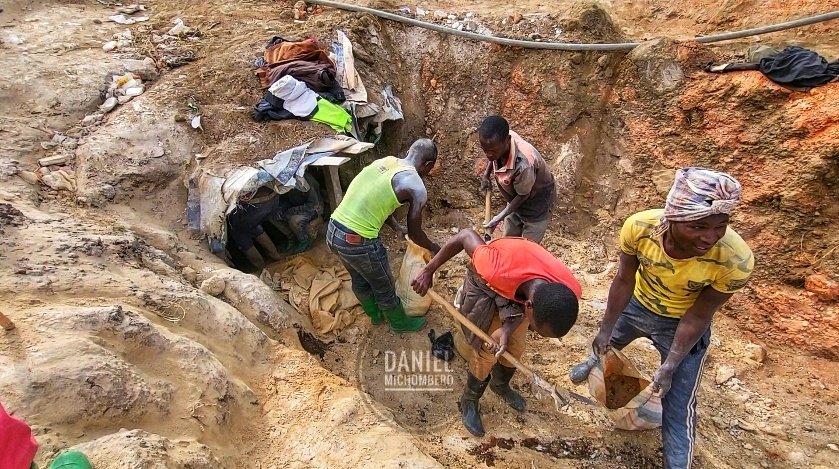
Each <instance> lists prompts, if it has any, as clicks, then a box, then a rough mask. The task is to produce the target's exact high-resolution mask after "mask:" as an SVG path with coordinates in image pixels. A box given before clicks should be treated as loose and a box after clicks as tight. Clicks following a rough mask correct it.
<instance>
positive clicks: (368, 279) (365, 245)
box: [326, 219, 399, 311]
mask: <svg viewBox="0 0 839 469" xmlns="http://www.w3.org/2000/svg"><path fill="white" fill-rule="evenodd" d="M326 245H327V246H328V247H329V250H330V251H331V252H332V253H334V254H337V255H338V257H339V258H340V259H341V263H342V264H344V267H346V268H347V271H348V272H349V273H350V278H351V279H352V291H353V293H355V296H356V298H358V300H359V301H361V302H363V301H364V300H366V299H369V298H371V297H374V298H375V299H376V304H377V305H378V306H379V310H380V311H387V310H390V309H393V308H395V307H396V306H397V305H398V304H399V297H398V296H396V289H395V288H394V284H393V282H394V281H393V273H391V271H390V263H389V262H388V259H387V249H385V245H384V244H382V240H381V239H379V238H374V239H367V238H361V237H359V236H358V235H357V234H355V233H353V232H352V231H351V230H349V229H347V228H345V227H343V226H341V225H340V224H338V223H337V222H336V221H335V220H332V219H330V220H329V225H328V226H327V228H326Z"/></svg>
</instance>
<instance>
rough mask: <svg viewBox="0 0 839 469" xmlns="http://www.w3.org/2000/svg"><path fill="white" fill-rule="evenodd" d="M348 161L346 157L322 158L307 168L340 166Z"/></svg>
mask: <svg viewBox="0 0 839 469" xmlns="http://www.w3.org/2000/svg"><path fill="white" fill-rule="evenodd" d="M349 160H350V159H349V158H347V157H346V156H324V157H323V158H318V160H317V161H315V162H314V163H311V164H310V165H309V166H341V165H342V164H344V163H346V162H347V161H349Z"/></svg>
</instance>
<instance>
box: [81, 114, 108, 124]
mask: <svg viewBox="0 0 839 469" xmlns="http://www.w3.org/2000/svg"><path fill="white" fill-rule="evenodd" d="M102 117H103V116H102V114H99V113H95V114H88V115H86V116H84V119H82V125H91V124H95V123H97V122H99V121H100V120H102Z"/></svg>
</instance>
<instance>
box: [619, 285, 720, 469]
mask: <svg viewBox="0 0 839 469" xmlns="http://www.w3.org/2000/svg"><path fill="white" fill-rule="evenodd" d="M678 325H679V320H678V319H675V318H668V317H664V316H660V315H658V314H655V313H653V312H652V311H650V310H648V309H647V308H646V307H644V305H642V304H641V303H639V302H638V300H637V299H636V298H635V297H634V296H633V297H632V299H631V300H630V301H629V304H628V305H627V307H626V309H625V310H624V312H623V313H622V314H621V316H620V318H618V322H617V324H615V329H614V331H613V332H612V339H611V341H610V342H611V345H612V347H615V348H616V349H619V350H620V349H623V348H624V347H626V346H627V345H629V343H630V342H632V341H633V340H635V339H637V338H639V337H646V338H648V339H650V340H652V341H653V345H654V346H655V348H656V349H657V350H658V353H659V354H661V363H664V360H666V359H667V354H668V352H669V351H670V345H671V344H672V343H673V337H674V336H675V335H676V327H678ZM710 341H711V329H710V328H708V330H707V331H705V333H704V334H703V335H702V337H701V338H700V339H699V341H698V342H697V343H696V345H695V346H694V347H693V348H692V349H691V350H690V353H688V355H687V356H685V358H684V360H682V363H681V364H680V365H679V368H678V369H676V371H675V372H674V373H673V384H672V387H671V388H670V391H669V392H668V393H667V394H666V395H665V396H664V399H663V400H662V403H661V404H662V414H661V420H662V422H661V443H662V446H663V451H664V467H665V468H666V469H688V468H689V467H690V465H691V461H692V459H693V446H694V444H695V442H696V392H697V391H698V390H699V378H700V376H701V374H702V366H703V365H704V364H705V356H706V354H707V352H708V344H710Z"/></svg>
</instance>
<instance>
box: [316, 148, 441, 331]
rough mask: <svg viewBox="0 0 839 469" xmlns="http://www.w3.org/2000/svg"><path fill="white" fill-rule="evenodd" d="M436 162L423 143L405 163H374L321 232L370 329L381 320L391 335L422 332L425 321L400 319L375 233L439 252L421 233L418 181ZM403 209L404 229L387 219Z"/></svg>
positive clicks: (423, 196)
mask: <svg viewBox="0 0 839 469" xmlns="http://www.w3.org/2000/svg"><path fill="white" fill-rule="evenodd" d="M436 162H437V146H436V145H435V144H434V142H432V141H431V140H429V139H426V138H423V139H419V140H417V141H416V142H414V143H413V145H411V148H409V149H408V154H407V155H405V158H402V159H399V158H396V157H394V156H388V157H385V158H382V159H380V160H376V161H374V162H373V163H372V164H370V165H369V166H367V167H366V168H364V169H363V170H362V171H361V172H360V173H359V174H358V175H357V176H356V177H355V179H353V181H352V182H351V183H350V187H349V188H347V193H346V195H344V199H343V200H342V201H341V204H340V205H338V208H337V209H335V212H334V213H333V214H332V217H331V218H330V220H329V226H328V228H327V232H326V243H327V246H329V249H330V251H332V252H333V253H335V254H337V255H338V257H339V258H340V259H341V262H342V263H343V264H344V267H346V268H347V271H349V273H350V277H352V289H353V293H355V296H356V297H357V298H358V301H360V302H361V307H362V309H364V313H365V314H367V316H369V317H370V321H371V322H372V323H373V324H381V323H383V322H384V321H385V319H386V320H387V322H388V323H389V325H390V328H391V330H393V331H394V332H407V331H418V330H420V329H422V328H423V327H424V326H425V318H422V317H419V318H414V317H409V316H406V315H405V310H404V308H403V307H402V302H401V301H400V300H399V297H398V296H396V290H395V288H394V279H393V273H392V272H391V270H390V264H389V262H388V259H387V250H386V249H385V246H384V244H382V241H381V239H380V238H379V230H381V228H382V226H383V225H384V224H385V223H387V224H388V225H390V227H391V228H393V229H394V230H395V231H396V232H397V233H399V234H400V235H403V236H404V235H405V233H407V234H408V236H409V237H410V238H411V240H412V241H413V242H415V243H416V244H418V245H420V246H422V247H424V248H426V249H428V250H430V251H431V252H432V253H435V254H436V253H437V251H439V250H440V246H438V245H437V244H435V243H434V242H432V241H431V240H430V239H428V236H427V235H426V234H425V232H424V231H423V230H422V209H423V207H424V206H425V203H426V201H427V200H428V192H427V191H426V189H425V184H424V183H423V181H422V178H424V177H425V176H427V175H428V173H429V172H431V169H432V168H434V164H435V163H436ZM403 204H408V227H407V228H405V227H404V226H403V225H401V224H399V222H397V221H396V219H395V218H394V217H393V212H394V211H395V210H396V209H397V208H398V207H399V206H401V205H403Z"/></svg>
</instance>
